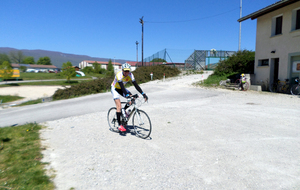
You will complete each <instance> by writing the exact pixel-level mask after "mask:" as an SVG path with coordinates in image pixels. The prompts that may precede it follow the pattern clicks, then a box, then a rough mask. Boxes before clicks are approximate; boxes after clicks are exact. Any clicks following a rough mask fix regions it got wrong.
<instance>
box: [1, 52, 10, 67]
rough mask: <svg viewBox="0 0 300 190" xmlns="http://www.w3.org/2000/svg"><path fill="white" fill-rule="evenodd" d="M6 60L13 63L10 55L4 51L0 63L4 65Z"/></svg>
mask: <svg viewBox="0 0 300 190" xmlns="http://www.w3.org/2000/svg"><path fill="white" fill-rule="evenodd" d="M4 61H7V62H8V63H11V61H10V59H9V57H8V55H6V54H5V53H3V54H2V53H0V65H2V63H3V62H4Z"/></svg>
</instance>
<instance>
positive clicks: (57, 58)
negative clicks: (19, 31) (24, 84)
mask: <svg viewBox="0 0 300 190" xmlns="http://www.w3.org/2000/svg"><path fill="white" fill-rule="evenodd" d="M11 51H22V52H23V55H25V56H31V57H34V61H35V62H37V61H38V60H39V58H40V57H49V58H50V59H51V63H52V65H55V66H56V67H58V68H61V66H62V64H63V63H66V62H67V61H70V62H71V63H72V65H73V66H78V65H79V63H80V62H81V61H83V60H90V61H109V58H99V57H90V56H87V55H75V54H69V53H62V52H57V51H47V50H27V49H15V48H9V47H0V53H5V54H7V55H9V52H11ZM115 61H116V62H118V63H125V62H126V61H130V60H123V59H116V60H115Z"/></svg>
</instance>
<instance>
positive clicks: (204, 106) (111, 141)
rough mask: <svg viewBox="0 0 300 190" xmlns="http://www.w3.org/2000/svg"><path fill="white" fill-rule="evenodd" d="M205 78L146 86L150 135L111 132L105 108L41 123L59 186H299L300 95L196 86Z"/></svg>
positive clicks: (92, 189)
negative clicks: (197, 82)
mask: <svg viewBox="0 0 300 190" xmlns="http://www.w3.org/2000/svg"><path fill="white" fill-rule="evenodd" d="M207 76H208V75H207V74H204V75H189V76H182V77H176V78H172V79H168V80H165V81H151V82H149V83H146V84H142V85H141V87H142V89H143V90H144V91H145V92H146V93H147V94H148V96H149V103H148V104H144V105H143V106H142V109H143V110H144V111H146V112H147V113H148V115H149V116H150V118H151V122H152V127H153V132H152V134H151V138H149V139H147V140H143V139H140V138H138V137H136V136H135V134H134V131H133V130H131V129H129V130H128V132H127V133H125V134H119V133H114V132H111V131H109V130H108V124H107V120H106V116H107V111H99V112H95V113H92V114H85V115H79V116H74V117H68V118H62V119H59V120H55V121H48V122H45V123H42V125H44V126H45V128H44V129H43V130H41V138H42V139H43V140H42V145H43V146H44V147H46V149H45V151H43V155H44V158H43V160H42V161H43V162H49V163H50V164H49V165H47V170H48V172H49V175H51V174H55V178H54V179H53V181H54V183H55V185H56V187H57V189H58V190H67V189H70V188H74V189H76V190H81V189H82V190H83V189H89V190H97V189H298V188H299V187H300V178H299V176H300V173H299V158H300V153H299V151H298V150H299V148H300V129H299V127H298V125H296V124H297V123H299V122H300V119H299V115H300V109H299V106H300V99H299V97H295V96H290V95H281V94H272V93H264V92H255V91H247V92H240V91H231V90H224V89H205V88H199V87H194V86H192V85H191V84H192V83H193V82H196V81H199V80H202V79H205V78H206V77H207ZM131 90H132V91H134V90H133V88H131ZM99 101H103V102H107V101H111V106H114V104H113V101H112V100H111V99H106V98H104V99H99ZM108 109H109V107H107V109H105V110H108ZM102 110H103V109H102ZM66 111H68V110H67V108H66Z"/></svg>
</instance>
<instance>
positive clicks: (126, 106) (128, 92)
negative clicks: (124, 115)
mask: <svg viewBox="0 0 300 190" xmlns="http://www.w3.org/2000/svg"><path fill="white" fill-rule="evenodd" d="M125 90H126V92H127V94H129V95H130V96H131V95H132V94H131V92H130V91H129V90H128V89H126V88H125ZM116 91H117V92H118V93H119V94H120V95H121V96H123V97H124V98H125V94H124V93H123V91H122V90H121V89H116ZM128 107H129V106H128V105H127V104H126V105H125V107H124V109H125V110H126V109H127V108H128ZM120 111H121V110H120Z"/></svg>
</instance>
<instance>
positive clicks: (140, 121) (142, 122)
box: [136, 110, 145, 125]
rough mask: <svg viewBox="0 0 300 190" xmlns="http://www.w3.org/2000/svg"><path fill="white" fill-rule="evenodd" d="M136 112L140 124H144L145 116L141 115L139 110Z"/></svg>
mask: <svg viewBox="0 0 300 190" xmlns="http://www.w3.org/2000/svg"><path fill="white" fill-rule="evenodd" d="M136 114H137V119H138V123H139V125H144V124H145V123H144V121H143V118H142V117H141V114H140V112H139V111H138V110H137V111H136Z"/></svg>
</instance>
